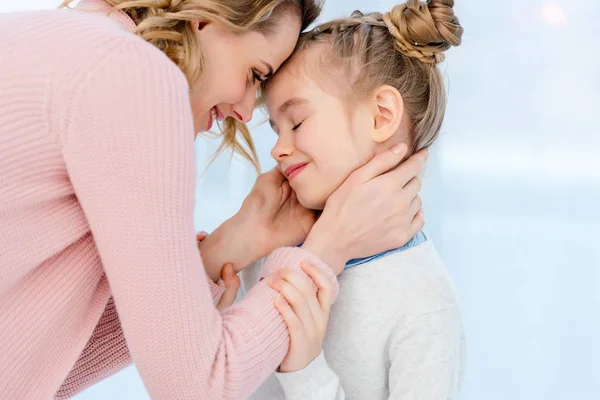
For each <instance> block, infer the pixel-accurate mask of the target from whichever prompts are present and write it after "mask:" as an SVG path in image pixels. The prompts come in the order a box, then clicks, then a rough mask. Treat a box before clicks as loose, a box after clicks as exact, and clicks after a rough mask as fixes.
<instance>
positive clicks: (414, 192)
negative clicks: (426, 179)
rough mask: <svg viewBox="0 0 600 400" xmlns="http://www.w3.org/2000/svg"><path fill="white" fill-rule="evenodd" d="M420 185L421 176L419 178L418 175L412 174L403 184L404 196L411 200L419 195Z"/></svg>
mask: <svg viewBox="0 0 600 400" xmlns="http://www.w3.org/2000/svg"><path fill="white" fill-rule="evenodd" d="M422 187H423V181H421V178H419V177H418V176H414V177H413V178H412V179H411V180H410V181H409V182H408V183H407V184H406V185H404V187H403V188H402V191H403V192H404V194H405V196H406V197H407V198H409V199H410V201H411V202H412V201H413V200H414V199H416V198H417V197H418V196H419V192H420V191H421V188H422Z"/></svg>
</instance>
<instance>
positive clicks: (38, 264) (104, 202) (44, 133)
mask: <svg viewBox="0 0 600 400" xmlns="http://www.w3.org/2000/svg"><path fill="white" fill-rule="evenodd" d="M83 3H84V4H83V6H84V7H88V6H90V1H84V2H83ZM91 5H92V6H99V5H102V3H101V2H99V0H91ZM86 10H88V11H85V12H84V11H82V10H81V9H80V10H52V11H38V12H26V13H13V14H0V57H1V60H0V398H2V399H48V398H51V397H52V396H56V397H57V398H65V397H69V396H72V395H73V394H75V393H77V392H78V391H81V390H83V389H84V388H86V387H88V386H89V385H91V384H93V383H95V382H97V381H99V380H101V379H103V378H105V377H107V376H109V375H111V374H113V373H115V372H116V371H118V370H119V369H121V368H123V367H125V366H126V365H128V364H129V363H130V362H131V360H133V362H135V364H136V366H137V368H138V370H139V373H140V375H141V377H142V379H143V381H144V384H145V385H146V388H147V390H148V393H149V394H150V396H151V397H152V398H153V399H219V400H220V399H234V398H240V397H243V396H245V395H247V394H249V393H250V392H251V391H252V390H253V389H254V388H256V387H257V386H258V385H259V384H260V383H261V381H262V380H263V379H265V378H266V377H267V376H268V375H269V374H270V373H272V372H273V370H274V369H275V368H276V367H277V365H278V363H280V362H281V360H282V359H283V357H284V355H285V353H286V352H287V348H288V334H287V331H286V328H285V325H284V324H283V321H282V319H281V317H280V316H279V313H278V312H277V311H276V309H275V308H274V306H273V298H274V296H275V292H274V291H273V290H271V289H270V288H269V287H268V286H267V285H266V283H265V282H264V281H263V282H261V283H260V284H258V285H257V286H256V288H255V289H253V290H252V291H251V292H250V293H249V294H248V295H247V297H246V298H245V300H244V301H242V302H241V303H239V304H238V305H236V306H234V307H232V308H230V309H228V310H227V311H225V312H223V313H219V312H217V311H216V310H215V308H214V306H213V299H211V290H210V289H211V288H212V294H213V298H214V297H215V296H218V295H219V292H220V288H219V287H218V286H217V285H215V284H214V283H208V280H207V277H206V275H205V272H204V269H203V266H202V261H201V259H200V255H199V254H198V250H197V247H196V241H195V230H194V225H193V210H194V184H195V182H196V174H195V162H194V134H193V126H192V125H193V123H192V116H191V109H190V104H189V99H188V89H187V82H186V80H185V78H184V75H183V74H182V73H181V71H180V70H179V69H178V68H177V67H176V66H175V64H173V63H172V62H171V61H170V60H169V59H168V58H167V57H166V56H165V55H164V54H163V53H162V52H161V51H159V50H158V49H156V48H155V47H153V46H152V45H150V44H148V43H147V42H145V41H144V40H142V39H141V38H139V37H137V36H135V35H134V34H133V33H132V31H133V30H134V28H135V26H134V24H133V22H132V21H131V20H130V19H129V18H128V17H127V15H126V14H124V13H122V12H117V13H114V14H112V15H111V17H110V18H109V17H106V16H105V15H104V11H105V10H106V7H104V8H103V10H98V11H97V12H94V13H92V12H90V11H89V9H87V8H86ZM231 245H232V246H235V243H232V244H231ZM301 260H310V261H312V262H314V263H315V264H317V265H318V266H319V267H320V268H321V269H322V270H323V271H325V272H326V273H327V274H328V276H329V277H330V279H331V280H332V282H334V285H335V288H336V290H337V282H336V278H335V276H334V275H333V274H332V273H331V271H330V270H329V268H328V267H327V266H326V265H324V264H323V263H322V262H321V261H320V260H318V259H316V258H315V257H314V256H312V255H311V254H309V253H307V252H305V251H303V250H301V249H296V248H284V249H279V250H277V251H275V252H274V253H273V254H272V255H271V256H270V257H269V259H268V261H267V263H266V265H265V268H264V273H263V276H266V275H268V274H270V273H272V272H273V271H274V270H276V269H277V268H280V267H283V266H289V267H292V268H296V269H299V264H300V262H301ZM111 296H112V297H111ZM113 298H114V302H113V300H112V299H113ZM117 311H118V315H117Z"/></svg>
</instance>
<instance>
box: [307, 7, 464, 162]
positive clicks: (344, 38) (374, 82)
mask: <svg viewBox="0 0 600 400" xmlns="http://www.w3.org/2000/svg"><path fill="white" fill-rule="evenodd" d="M453 6H454V1H453V0H429V1H427V2H419V1H418V0H408V1H407V2H406V3H404V4H400V5H397V6H395V7H394V8H393V9H392V10H391V11H390V12H388V13H385V14H382V13H371V14H366V15H365V14H363V13H361V12H360V11H355V12H353V13H352V15H351V17H350V18H341V19H336V20H333V21H330V22H326V23H324V24H322V25H320V26H318V27H316V28H315V29H313V30H312V31H310V32H307V33H305V34H303V35H302V36H301V38H300V41H299V42H298V46H297V51H301V50H303V49H306V48H308V47H310V46H313V45H315V44H319V43H326V44H327V45H328V46H329V47H328V48H327V49H328V51H327V52H326V54H327V57H326V60H327V63H328V65H330V66H333V67H335V68H338V67H342V68H344V71H345V72H346V74H344V79H346V80H347V77H348V76H349V75H350V76H352V82H351V83H350V85H348V82H347V81H346V82H340V83H342V84H341V85H336V87H337V86H339V87H340V88H341V89H342V90H343V91H344V92H343V93H345V95H346V96H348V97H352V98H357V97H358V98H360V97H362V96H368V95H369V94H371V93H372V92H373V91H374V90H375V89H377V88H378V87H381V86H383V85H390V86H392V87H394V88H396V89H397V90H398V91H399V92H400V94H401V95H402V98H403V100H404V107H405V109H406V110H407V113H408V115H409V117H410V118H411V131H410V138H411V141H412V144H409V148H410V149H411V152H415V151H418V150H421V149H423V148H426V147H429V146H430V145H431V144H432V143H433V142H434V141H435V139H436V138H437V137H438V135H439V131H440V128H441V125H442V122H443V118H444V112H445V109H446V93H445V89H444V81H443V79H442V75H441V73H440V71H439V68H438V66H437V64H438V63H440V62H442V61H443V60H444V54H443V53H444V51H446V50H448V49H449V48H450V47H451V46H458V45H460V43H461V37H462V33H463V28H462V27H461V25H460V23H459V21H458V18H457V17H456V15H454V11H453ZM329 50H331V51H329ZM329 78H331V77H329Z"/></svg>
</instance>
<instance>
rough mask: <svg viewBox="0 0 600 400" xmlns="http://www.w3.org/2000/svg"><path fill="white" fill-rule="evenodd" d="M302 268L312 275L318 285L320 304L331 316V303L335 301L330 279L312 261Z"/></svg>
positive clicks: (327, 314)
mask: <svg viewBox="0 0 600 400" xmlns="http://www.w3.org/2000/svg"><path fill="white" fill-rule="evenodd" d="M302 269H303V270H304V272H306V273H307V275H308V276H310V278H311V279H312V280H313V282H314V283H315V285H316V286H317V299H318V301H319V306H320V308H321V310H322V311H323V312H324V313H325V314H326V316H327V317H329V311H330V310H331V303H332V301H333V285H332V284H331V282H330V281H329V279H327V277H326V276H325V274H324V273H323V272H322V271H320V270H319V269H318V268H316V267H315V266H314V265H312V264H311V263H305V264H303V265H302Z"/></svg>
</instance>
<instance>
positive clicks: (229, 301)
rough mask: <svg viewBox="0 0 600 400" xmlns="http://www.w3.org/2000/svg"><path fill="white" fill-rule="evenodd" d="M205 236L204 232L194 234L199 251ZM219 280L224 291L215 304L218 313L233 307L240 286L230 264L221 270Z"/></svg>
mask: <svg viewBox="0 0 600 400" xmlns="http://www.w3.org/2000/svg"><path fill="white" fill-rule="evenodd" d="M207 236H208V233H206V232H204V231H202V232H198V233H196V242H198V249H200V243H201V242H202V241H203V240H204V239H206V237H207ZM221 279H223V283H224V284H225V291H224V292H223V294H222V295H221V298H220V299H219V302H218V303H217V310H219V311H223V310H225V309H226V308H227V307H230V306H231V305H233V303H234V302H235V298H236V296H237V292H238V289H239V288H240V284H241V281H240V277H239V276H237V274H236V273H235V271H234V270H233V266H232V265H231V264H227V265H225V266H224V267H223V269H222V270H221Z"/></svg>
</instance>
